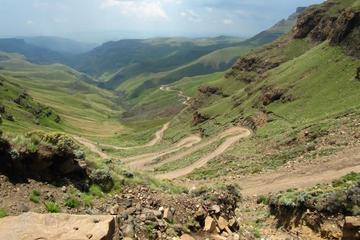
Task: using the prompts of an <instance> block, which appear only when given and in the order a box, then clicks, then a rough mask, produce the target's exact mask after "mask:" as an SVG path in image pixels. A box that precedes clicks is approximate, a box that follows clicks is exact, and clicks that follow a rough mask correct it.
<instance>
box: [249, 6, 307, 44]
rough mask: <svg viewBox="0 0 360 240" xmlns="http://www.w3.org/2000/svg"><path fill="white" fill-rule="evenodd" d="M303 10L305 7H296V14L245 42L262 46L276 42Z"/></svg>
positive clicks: (292, 25)
mask: <svg viewBox="0 0 360 240" xmlns="http://www.w3.org/2000/svg"><path fill="white" fill-rule="evenodd" d="M305 9H306V8H305V7H298V8H297V9H296V12H295V13H293V14H291V15H290V16H289V17H288V18H287V19H283V20H281V21H279V22H278V23H276V24H275V25H274V26H272V27H271V28H269V29H267V30H265V31H262V32H260V33H259V34H257V35H255V36H254V37H252V38H250V39H248V40H247V41H245V42H247V43H251V44H257V45H262V44H266V43H270V42H272V41H274V40H276V39H277V38H279V37H280V36H282V35H284V34H285V33H288V32H290V31H291V29H292V28H293V27H294V26H295V24H296V21H297V18H298V16H299V14H301V13H302V12H303V11H304V10H305Z"/></svg>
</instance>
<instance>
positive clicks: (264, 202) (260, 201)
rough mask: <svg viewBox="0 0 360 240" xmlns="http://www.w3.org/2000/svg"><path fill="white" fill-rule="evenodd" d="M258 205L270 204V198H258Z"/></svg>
mask: <svg viewBox="0 0 360 240" xmlns="http://www.w3.org/2000/svg"><path fill="white" fill-rule="evenodd" d="M256 202H257V204H265V205H267V204H269V198H268V197H267V196H264V195H261V196H259V197H258V198H257V201H256Z"/></svg>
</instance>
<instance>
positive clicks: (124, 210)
mask: <svg viewBox="0 0 360 240" xmlns="http://www.w3.org/2000/svg"><path fill="white" fill-rule="evenodd" d="M238 201H239V196H238V195H235V194H234V193H231V191H229V189H226V190H224V191H213V192H210V193H206V194H202V195H201V197H200V196H195V195H191V196H190V195H189V194H181V195H176V196H172V195H167V194H161V193H159V192H155V191H151V190H149V189H148V188H145V187H135V188H129V189H125V190H124V192H123V194H122V195H118V196H115V197H114V198H113V199H111V200H109V201H108V202H107V203H105V204H104V206H105V207H104V208H106V209H103V210H105V211H106V212H107V213H108V214H111V215H114V216H117V219H118V223H119V226H120V229H119V230H120V238H121V239H128V240H130V239H205V238H206V237H211V239H224V240H225V239H229V240H230V239H239V236H238V235H237V234H236V232H237V231H238V230H239V223H238V221H237V219H236V218H235V209H236V208H237V203H238Z"/></svg>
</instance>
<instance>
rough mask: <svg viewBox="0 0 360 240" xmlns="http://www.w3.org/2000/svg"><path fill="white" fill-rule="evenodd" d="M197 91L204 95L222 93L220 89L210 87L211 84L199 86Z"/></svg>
mask: <svg viewBox="0 0 360 240" xmlns="http://www.w3.org/2000/svg"><path fill="white" fill-rule="evenodd" d="M199 92H200V93H201V94H204V95H206V96H211V95H222V91H221V89H220V88H218V87H212V86H201V87H199Z"/></svg>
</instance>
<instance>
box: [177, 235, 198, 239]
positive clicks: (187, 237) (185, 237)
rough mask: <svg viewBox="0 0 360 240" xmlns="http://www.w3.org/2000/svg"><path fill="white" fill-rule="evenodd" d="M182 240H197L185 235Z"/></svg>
mask: <svg viewBox="0 0 360 240" xmlns="http://www.w3.org/2000/svg"><path fill="white" fill-rule="evenodd" d="M180 240H195V238H193V237H192V236H191V235H189V234H183V235H182V236H181V237H180Z"/></svg>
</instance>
